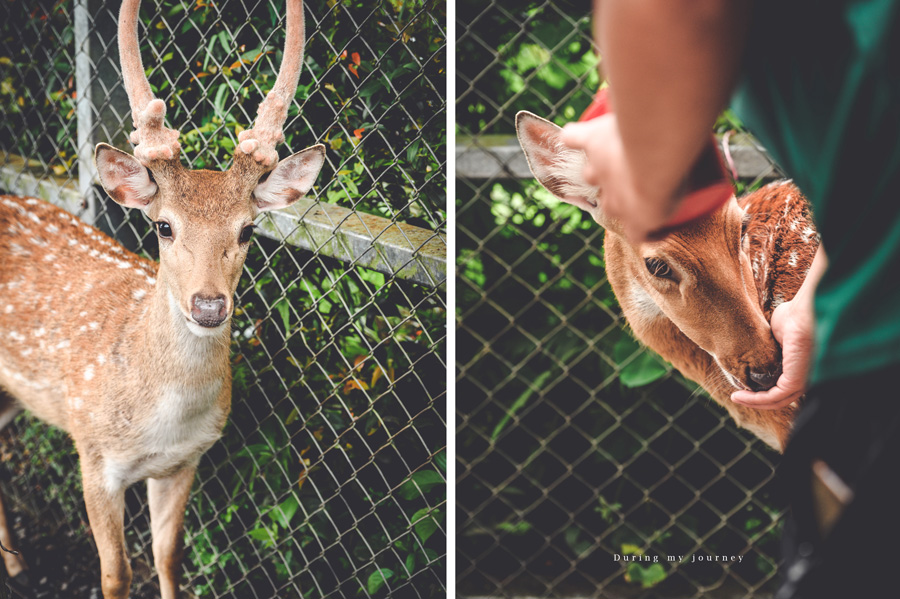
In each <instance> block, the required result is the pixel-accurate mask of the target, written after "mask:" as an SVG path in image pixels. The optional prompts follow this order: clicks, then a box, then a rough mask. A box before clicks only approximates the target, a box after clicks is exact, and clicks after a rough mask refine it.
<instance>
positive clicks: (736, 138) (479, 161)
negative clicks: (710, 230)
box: [456, 133, 783, 179]
mask: <svg viewBox="0 0 900 599" xmlns="http://www.w3.org/2000/svg"><path fill="white" fill-rule="evenodd" d="M721 141H722V140H721V138H719V149H720V151H721V146H722V144H721ZM728 149H729V150H730V152H731V157H732V159H733V160H734V166H735V168H736V169H737V173H738V177H739V178H741V179H756V178H758V177H762V178H763V179H777V178H779V177H781V176H783V175H782V173H781V171H780V170H778V169H777V167H776V168H775V169H773V168H772V166H773V165H774V164H775V161H774V159H772V158H771V157H770V156H769V155H768V154H767V153H766V152H765V151H764V150H762V149H761V148H760V147H759V145H758V144H757V143H756V142H755V141H754V139H753V138H752V137H751V136H749V135H747V134H746V133H739V134H737V135H733V136H732V137H731V138H730V139H729V140H728ZM456 176H457V177H460V178H463V179H531V178H533V177H534V175H532V174H531V171H530V170H529V169H528V163H527V162H526V161H525V154H524V153H523V152H522V148H521V147H520V146H519V142H518V140H517V139H516V136H515V135H482V136H480V137H477V138H475V137H468V136H463V137H459V138H457V141H456Z"/></svg>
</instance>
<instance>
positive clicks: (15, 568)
mask: <svg viewBox="0 0 900 599" xmlns="http://www.w3.org/2000/svg"><path fill="white" fill-rule="evenodd" d="M21 411H22V406H20V405H19V403H18V402H17V401H15V400H14V399H13V398H12V397H10V396H9V395H6V394H5V393H3V392H2V391H0V430H3V429H4V428H6V425H7V424H9V423H10V422H12V420H13V418H15V417H16V416H17V415H18V414H19V412H21ZM0 545H2V548H0V554H3V565H4V566H6V573H7V574H9V577H10V578H14V577H16V576H18V575H19V574H21V573H22V572H23V571H24V570H25V569H26V568H27V565H26V564H25V560H24V559H22V556H21V555H17V554H14V553H10V551H4V550H3V549H7V550H12V551H15V546H16V542H15V540H14V539H13V536H12V533H11V532H10V530H9V524H8V522H7V520H6V507H5V506H4V505H3V494H2V493H0Z"/></svg>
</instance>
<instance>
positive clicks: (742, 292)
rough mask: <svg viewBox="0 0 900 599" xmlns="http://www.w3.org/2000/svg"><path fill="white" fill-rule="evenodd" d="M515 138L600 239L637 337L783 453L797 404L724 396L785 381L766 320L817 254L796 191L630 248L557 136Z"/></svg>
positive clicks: (537, 125) (528, 117) (775, 187)
mask: <svg viewBox="0 0 900 599" xmlns="http://www.w3.org/2000/svg"><path fill="white" fill-rule="evenodd" d="M516 128H517V132H518V136H519V141H520V143H521V144H522V147H523V149H524V150H525V155H526V157H527V159H528V163H529V166H530V167H531V170H532V172H533V173H534V175H535V177H536V178H537V179H538V181H539V182H540V183H541V184H542V185H543V186H544V187H546V188H547V189H548V190H549V191H550V192H552V193H553V194H554V195H556V196H557V197H558V198H560V199H562V200H564V201H566V202H569V203H571V204H574V205H576V206H579V207H581V208H582V209H584V210H585V211H587V212H588V213H590V214H591V216H592V217H593V218H594V220H595V221H597V222H598V223H599V224H600V225H601V226H603V227H604V228H605V229H606V235H605V238H604V252H605V260H606V273H607V277H608V279H609V282H610V285H611V287H612V289H613V293H615V295H616V298H617V300H618V301H619V305H620V306H621V308H622V313H623V314H624V316H625V319H626V321H627V322H628V324H629V325H630V327H631V329H632V331H633V333H634V335H635V337H637V339H638V340H640V341H641V342H642V343H643V344H645V345H646V346H648V347H649V348H651V349H653V350H654V351H656V352H657V353H658V354H659V355H661V356H662V357H663V358H665V359H666V360H668V361H669V362H671V363H672V365H673V366H675V368H677V369H678V370H679V371H680V372H681V373H682V374H684V375H685V376H686V377H688V378H689V379H691V380H693V381H696V382H697V383H699V384H700V385H701V386H702V387H703V388H704V389H705V390H706V391H707V392H708V393H709V394H710V396H711V397H712V398H713V399H714V400H715V401H716V402H717V403H718V404H719V405H721V406H723V407H724V408H725V409H726V410H727V411H728V413H729V414H730V415H731V417H732V418H733V419H734V421H735V422H736V423H737V424H738V425H740V426H742V427H744V428H746V429H748V430H750V431H751V432H753V433H754V434H755V435H756V436H758V437H759V438H760V439H762V440H763V441H764V442H766V443H767V444H768V445H769V446H771V447H772V448H774V449H775V450H777V451H782V450H783V449H784V446H785V444H786V443H787V439H788V436H789V435H790V430H791V425H792V423H793V419H794V415H795V413H796V410H797V406H796V405H794V404H792V405H790V406H788V407H785V408H781V409H778V410H757V409H753V408H749V407H745V406H741V405H738V404H735V403H734V402H732V401H731V394H732V393H733V392H734V391H736V390H738V389H752V390H761V389H766V388H769V387H771V386H773V385H774V383H775V381H776V380H777V377H778V375H779V374H780V372H781V351H780V347H779V346H778V343H777V342H776V341H775V339H774V337H773V336H772V332H771V328H770V326H769V321H770V320H771V317H772V311H773V310H774V309H775V308H776V307H777V306H778V305H779V304H780V303H782V302H785V301H788V300H790V299H792V298H793V297H794V295H795V294H796V293H797V291H798V290H799V288H800V285H801V284H802V283H803V280H804V278H805V277H806V273H807V272H808V270H809V268H810V266H811V264H812V261H813V257H814V256H815V253H816V248H817V247H818V236H817V234H816V231H815V227H814V224H813V220H812V215H811V213H810V209H809V206H808V204H807V201H806V199H805V198H804V197H803V195H802V194H801V193H800V191H799V190H798V189H797V187H796V186H794V185H793V184H792V183H791V182H790V181H776V182H774V183H771V184H769V185H767V186H765V187H763V188H762V189H760V190H758V191H755V192H753V193H751V194H748V195H746V196H744V197H742V198H740V199H737V198H734V197H733V198H731V199H730V200H729V201H728V202H727V203H726V204H725V205H724V206H722V207H721V208H719V209H718V210H716V211H715V212H713V213H712V214H709V215H707V216H705V217H702V218H700V219H697V220H695V221H692V222H690V223H688V224H686V225H684V226H682V227H680V228H678V229H676V230H675V231H673V232H672V233H670V234H669V235H668V236H666V237H665V238H664V239H662V240H658V241H648V242H645V243H639V244H633V243H630V242H629V241H628V240H627V239H626V237H625V236H624V235H623V233H622V229H621V227H620V226H619V223H617V222H615V221H614V220H612V219H610V218H608V217H607V216H606V215H605V214H604V213H603V210H602V203H601V201H600V199H601V193H602V190H600V189H597V188H595V187H592V186H591V185H589V184H588V183H587V182H586V181H585V180H584V178H583V175H582V172H583V167H584V161H585V156H584V153H583V152H582V151H580V150H572V149H569V148H567V147H565V146H564V145H563V144H562V143H561V141H560V140H559V132H560V128H559V127H557V126H556V125H554V124H553V123H550V122H549V121H546V120H544V119H542V118H540V117H538V116H535V115H533V114H530V113H527V112H520V113H519V115H518V117H517V119H516ZM661 264H662V265H664V267H665V269H663V266H661ZM661 269H663V270H661ZM660 272H662V273H663V274H664V275H671V276H659V275H660ZM654 273H656V274H654Z"/></svg>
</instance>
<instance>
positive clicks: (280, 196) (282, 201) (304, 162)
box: [253, 144, 325, 212]
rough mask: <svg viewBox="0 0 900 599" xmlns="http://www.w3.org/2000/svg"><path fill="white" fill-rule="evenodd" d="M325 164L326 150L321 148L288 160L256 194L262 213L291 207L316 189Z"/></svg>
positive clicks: (255, 191)
mask: <svg viewBox="0 0 900 599" xmlns="http://www.w3.org/2000/svg"><path fill="white" fill-rule="evenodd" d="M324 164H325V146H323V145H322V144H318V145H315V146H312V147H311V148H306V149H305V150H301V151H299V152H297V153H296V154H293V155H291V156H288V157H287V158H285V159H284V160H282V161H281V162H279V163H278V166H276V167H275V168H274V169H273V170H272V172H271V173H269V176H268V177H267V178H266V179H265V180H264V181H262V182H260V183H259V184H257V186H256V188H255V189H254V190H253V199H254V201H255V202H256V208H257V209H258V210H259V211H260V212H265V211H267V210H278V209H280V208H285V207H287V206H290V205H291V204H293V203H294V202H296V201H297V200H299V199H300V198H302V197H303V196H305V195H306V194H307V192H309V190H310V189H312V186H313V183H315V182H316V177H317V176H318V175H319V171H320V170H322V166H323V165H324Z"/></svg>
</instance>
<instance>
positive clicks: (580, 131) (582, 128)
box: [559, 122, 593, 150]
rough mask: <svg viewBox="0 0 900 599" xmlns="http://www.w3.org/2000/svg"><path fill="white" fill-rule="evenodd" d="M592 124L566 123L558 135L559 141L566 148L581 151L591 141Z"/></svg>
mask: <svg viewBox="0 0 900 599" xmlns="http://www.w3.org/2000/svg"><path fill="white" fill-rule="evenodd" d="M591 125H592V123H590V122H587V123H567V124H566V125H565V126H564V127H563V129H562V132H561V133H560V134H559V140H560V141H561V142H562V143H563V144H564V145H566V146H568V147H570V148H573V149H576V150H583V149H585V148H586V147H587V145H588V144H589V143H590V141H591V139H592V137H593V136H592V135H591V131H592V129H593V127H592V126H591Z"/></svg>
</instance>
